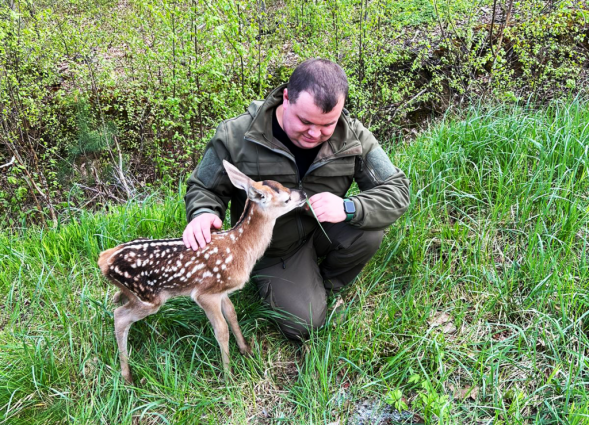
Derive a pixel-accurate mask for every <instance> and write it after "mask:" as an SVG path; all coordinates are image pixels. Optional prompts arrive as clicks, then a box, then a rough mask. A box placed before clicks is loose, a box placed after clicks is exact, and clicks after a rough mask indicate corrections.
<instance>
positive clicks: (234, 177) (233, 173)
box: [223, 160, 253, 192]
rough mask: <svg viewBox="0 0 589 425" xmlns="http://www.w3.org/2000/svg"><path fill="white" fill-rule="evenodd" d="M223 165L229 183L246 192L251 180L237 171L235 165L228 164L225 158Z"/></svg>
mask: <svg viewBox="0 0 589 425" xmlns="http://www.w3.org/2000/svg"><path fill="white" fill-rule="evenodd" d="M223 167H225V171H227V175H228V176H229V180H231V183H233V186H235V187H237V188H238V189H243V190H245V191H246V192H247V191H248V189H249V188H250V186H251V185H252V183H253V180H252V179H250V178H249V177H248V176H246V175H245V174H243V173H242V172H241V171H239V170H238V169H237V167H236V166H235V165H233V164H230V163H229V162H227V161H225V160H223Z"/></svg>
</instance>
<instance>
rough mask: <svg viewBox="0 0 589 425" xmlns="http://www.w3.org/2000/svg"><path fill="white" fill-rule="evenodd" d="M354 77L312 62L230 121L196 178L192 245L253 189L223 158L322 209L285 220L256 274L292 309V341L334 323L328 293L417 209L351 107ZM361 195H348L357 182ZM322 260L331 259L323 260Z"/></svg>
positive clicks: (189, 205)
mask: <svg viewBox="0 0 589 425" xmlns="http://www.w3.org/2000/svg"><path fill="white" fill-rule="evenodd" d="M347 95H348V82H347V78H346V75H345V73H344V71H343V70H342V69H341V68H340V67H339V66H338V65H337V64H335V63H333V62H330V61H327V60H322V59H310V60H307V61H305V62H303V63H302V64H301V65H299V66H298V67H297V68H296V69H295V71H294V72H293V74H292V76H291V78H290V80H289V83H288V85H287V86H281V87H278V88H277V89H275V90H274V91H273V92H272V93H271V94H270V95H269V96H268V98H267V99H266V100H265V101H264V102H260V101H255V102H253V103H252V104H251V105H250V106H249V108H248V110H247V112H246V113H244V114H242V115H240V116H238V117H236V118H232V119H229V120H226V121H224V122H222V123H221V124H220V125H219V127H218V128H217V132H216V134H215V136H214V137H213V139H212V140H211V141H210V142H209V143H208V145H207V147H206V149H205V152H204V155H203V158H202V161H201V162H200V164H199V165H198V167H197V168H196V170H195V171H194V173H193V174H192V176H191V177H190V179H189V180H188V188H187V192H186V197H185V201H186V214H187V217H188V221H189V224H188V226H187V227H186V230H185V231H184V235H183V238H184V243H185V245H186V247H190V248H192V249H194V250H196V249H198V248H199V247H200V248H203V247H205V246H206V244H207V243H208V242H210V233H211V229H219V228H221V225H222V218H223V217H225V210H226V208H227V205H228V203H229V201H231V222H232V225H233V224H235V223H236V222H237V221H238V220H239V217H240V215H241V213H242V211H243V207H244V204H245V200H246V194H245V193H244V192H243V191H239V190H235V189H234V188H233V185H231V183H230V182H229V179H228V177H227V175H226V173H224V171H223V167H222V166H221V163H222V162H221V161H222V160H223V159H225V160H227V161H229V162H231V163H232V164H234V165H235V166H237V167H238V168H239V169H240V170H241V171H242V172H243V173H245V174H246V175H248V176H249V177H251V178H252V179H254V180H256V181H261V180H276V181H278V182H280V183H282V184H283V185H284V186H286V187H289V188H298V189H303V190H304V191H305V192H306V193H307V196H308V197H309V201H310V204H311V206H312V209H313V211H314V212H315V214H316V215H317V218H318V220H319V221H320V222H321V223H322V225H323V228H324V229H325V232H326V233H327V234H328V236H329V240H330V241H331V242H329V240H328V239H327V238H326V237H325V235H324V234H323V232H322V231H321V229H319V228H318V224H317V221H316V220H315V218H314V217H313V214H312V213H311V212H310V211H308V210H307V209H305V208H298V209H296V210H294V211H293V212H291V213H289V214H287V215H285V216H283V217H281V218H279V219H278V221H277V222H276V226H275V228H274V234H273V238H272V243H271V245H270V247H269V248H268V250H267V251H266V253H265V255H264V257H263V258H262V259H261V260H260V261H259V262H258V264H257V265H256V267H255V268H254V272H253V274H252V280H253V281H254V282H255V283H256V285H257V287H258V290H259V293H260V295H261V296H262V298H263V300H264V301H265V302H266V303H267V304H269V305H270V306H271V307H272V308H273V309H275V310H279V311H281V312H283V313H284V317H283V318H282V319H280V320H279V321H278V324H279V326H280V328H281V330H282V331H283V333H284V334H285V335H286V336H287V337H289V338H291V339H304V338H306V337H307V336H308V335H309V329H310V328H311V327H313V328H317V327H319V326H322V325H323V324H324V322H325V316H326V309H327V295H329V293H330V292H334V293H335V292H338V291H340V290H341V289H342V288H343V287H345V286H346V285H348V284H349V283H350V282H352V280H354V278H355V277H356V276H357V275H358V274H359V273H360V271H361V270H362V268H363V267H364V266H365V265H366V263H367V262H368V261H369V260H370V258H372V256H373V255H374V254H375V253H376V251H377V250H378V248H379V246H380V244H381V242H382V239H383V236H384V229H385V228H387V227H388V226H389V225H390V224H391V223H393V222H394V221H395V220H396V219H397V218H399V217H400V216H401V214H403V213H404V212H405V210H406V209H407V206H408V204H409V181H408V180H407V178H406V177H405V174H404V173H403V172H402V171H400V170H399V169H397V168H396V167H394V166H393V165H392V164H391V161H390V159H389V157H388V156H387V154H386V153H385V152H384V151H383V149H382V148H381V147H380V146H379V144H378V142H377V141H376V139H375V138H374V136H373V135H372V134H371V133H370V132H369V131H368V130H367V129H366V128H364V127H363V126H362V124H360V123H359V122H358V121H357V120H354V119H352V118H350V117H349V114H348V112H347V111H346V110H345V109H344V102H345V100H346V97H347ZM354 180H355V181H356V183H357V184H358V187H359V188H360V190H361V193H359V194H358V195H355V196H352V197H350V198H347V199H346V198H345V196H346V193H347V191H348V189H349V188H350V186H351V184H352V182H353V181H354ZM318 260H321V261H320V263H319V264H318Z"/></svg>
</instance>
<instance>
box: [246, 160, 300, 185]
mask: <svg viewBox="0 0 589 425" xmlns="http://www.w3.org/2000/svg"><path fill="white" fill-rule="evenodd" d="M238 168H239V169H240V170H241V171H242V172H243V173H244V174H246V175H247V176H249V177H250V178H252V179H253V180H256V181H262V180H274V181H277V182H278V183H281V184H283V185H284V186H286V187H291V188H292V187H295V186H296V184H297V183H298V182H297V176H296V171H295V169H294V163H293V164H290V163H289V161H288V160H285V161H276V160H275V159H274V160H273V161H263V158H262V159H260V161H256V162H249V161H248V162H240V163H239V164H238Z"/></svg>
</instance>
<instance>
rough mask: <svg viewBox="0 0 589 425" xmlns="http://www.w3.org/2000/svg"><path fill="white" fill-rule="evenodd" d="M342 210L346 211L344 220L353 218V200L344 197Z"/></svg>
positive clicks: (354, 208) (354, 207) (354, 206)
mask: <svg viewBox="0 0 589 425" xmlns="http://www.w3.org/2000/svg"><path fill="white" fill-rule="evenodd" d="M344 212H345V213H346V220H345V221H350V220H351V219H353V218H354V214H356V205H354V201H352V200H351V199H349V198H344Z"/></svg>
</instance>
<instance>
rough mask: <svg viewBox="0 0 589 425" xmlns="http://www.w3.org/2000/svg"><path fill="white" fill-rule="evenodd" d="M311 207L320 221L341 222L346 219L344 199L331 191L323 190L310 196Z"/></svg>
mask: <svg viewBox="0 0 589 425" xmlns="http://www.w3.org/2000/svg"><path fill="white" fill-rule="evenodd" d="M309 202H310V203H311V207H312V208H313V211H314V212H315V215H316V216H317V219H318V220H319V221H320V222H322V223H323V222H328V223H340V222H342V221H344V220H345V219H346V213H345V211H344V200H343V199H342V198H340V197H339V196H337V195H334V194H333V193H330V192H322V193H318V194H317V195H313V196H311V198H309Z"/></svg>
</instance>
